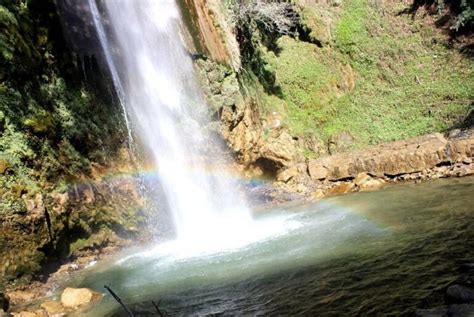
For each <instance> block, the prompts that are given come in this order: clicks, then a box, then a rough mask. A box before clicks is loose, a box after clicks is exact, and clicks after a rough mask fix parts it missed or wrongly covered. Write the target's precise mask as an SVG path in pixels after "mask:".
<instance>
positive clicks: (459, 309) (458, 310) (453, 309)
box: [447, 304, 474, 317]
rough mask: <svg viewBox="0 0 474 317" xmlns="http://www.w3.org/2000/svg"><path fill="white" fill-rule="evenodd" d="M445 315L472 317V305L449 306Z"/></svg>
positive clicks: (473, 307) (473, 310)
mask: <svg viewBox="0 0 474 317" xmlns="http://www.w3.org/2000/svg"><path fill="white" fill-rule="evenodd" d="M447 313H448V314H447V315H448V316H454V317H474V304H458V305H450V306H449V307H448V312H447Z"/></svg>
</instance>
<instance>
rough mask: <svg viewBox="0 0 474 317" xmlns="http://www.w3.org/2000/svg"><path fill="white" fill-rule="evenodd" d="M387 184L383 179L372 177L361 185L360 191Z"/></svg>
mask: <svg viewBox="0 0 474 317" xmlns="http://www.w3.org/2000/svg"><path fill="white" fill-rule="evenodd" d="M384 184H385V181H384V180H383V179H373V178H372V179H370V180H367V181H366V182H364V183H363V184H361V185H360V186H359V189H360V191H369V190H375V189H379V188H380V187H382V186H383V185H384Z"/></svg>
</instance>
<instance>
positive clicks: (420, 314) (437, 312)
mask: <svg viewBox="0 0 474 317" xmlns="http://www.w3.org/2000/svg"><path fill="white" fill-rule="evenodd" d="M447 312H448V308H447V307H446V306H442V307H435V308H429V309H417V310H416V312H415V316H416V317H444V316H446V314H447Z"/></svg>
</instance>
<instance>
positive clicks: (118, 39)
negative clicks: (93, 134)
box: [88, 0, 255, 247]
mask: <svg viewBox="0 0 474 317" xmlns="http://www.w3.org/2000/svg"><path fill="white" fill-rule="evenodd" d="M88 1H89V5H90V8H91V13H92V15H93V18H94V23H95V26H96V30H97V33H98V35H99V38H100V41H101V45H102V49H103V50H104V55H105V58H106V60H107V64H108V67H109V68H110V72H111V75H112V78H113V82H114V85H115V88H116V89H117V93H118V95H119V97H120V99H121V102H122V103H123V105H124V108H125V110H126V115H127V116H128V117H129V118H130V123H131V128H132V130H133V131H134V135H137V136H138V138H139V139H140V141H141V142H142V143H143V145H144V146H145V148H146V152H147V153H150V155H151V156H152V159H153V162H154V164H155V166H156V168H157V169H158V171H159V179H160V183H161V184H160V185H161V187H162V188H163V191H164V194H165V197H166V200H167V205H168V208H169V210H170V211H171V212H172V215H173V220H174V224H175V227H176V231H177V235H178V239H179V240H185V241H192V244H193V247H195V246H202V247H204V245H209V244H213V245H215V244H219V243H223V244H226V243H227V244H229V243H230V246H232V245H233V244H236V243H237V244H239V245H240V244H241V243H242V242H244V243H245V239H247V238H248V236H246V235H244V234H242V230H246V231H247V232H248V230H251V229H250V228H251V227H252V218H251V215H250V212H249V209H248V208H247V206H246V203H245V199H243V198H242V196H241V195H239V194H238V193H237V190H236V186H235V184H233V183H232V182H230V181H228V180H225V179H224V178H223V177H216V176H215V175H210V174H207V173H204V172H203V170H204V169H203V167H206V166H208V165H212V164H213V163H215V162H216V161H219V160H220V159H219V155H218V153H217V152H218V151H214V152H213V148H214V147H212V146H209V144H211V143H215V142H213V140H212V139H210V137H209V136H208V135H207V134H206V133H204V131H203V129H202V125H203V122H205V118H203V116H202V113H204V112H205V110H204V111H203V109H205V102H204V101H203V97H202V94H201V91H200V88H199V85H198V83H197V81H196V79H195V76H194V70H193V63H192V59H191V57H190V54H189V53H188V52H187V51H186V49H185V47H184V40H183V36H182V30H183V24H182V21H181V16H180V12H179V8H178V6H177V4H176V3H175V0H140V1H130V0H113V1H108V0H105V1H104V2H103V8H101V9H103V10H102V11H103V14H100V13H99V10H98V8H97V4H96V2H95V1H96V0H88ZM104 19H105V20H106V21H107V22H102V21H104ZM203 152H205V153H203ZM204 154H205V155H204ZM254 238H255V237H254ZM228 246H229V245H226V247H228Z"/></svg>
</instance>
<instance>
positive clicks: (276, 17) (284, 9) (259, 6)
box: [228, 0, 299, 34]
mask: <svg viewBox="0 0 474 317" xmlns="http://www.w3.org/2000/svg"><path fill="white" fill-rule="evenodd" d="M228 6H231V7H232V10H233V18H234V21H233V22H234V25H235V26H236V28H238V29H244V28H251V25H252V24H253V23H256V24H257V25H258V26H259V27H260V28H261V29H263V30H265V31H266V32H269V33H278V34H291V33H294V29H295V27H296V26H297V24H298V22H299V16H298V14H297V13H296V12H295V10H294V7H293V5H292V4H291V3H290V2H285V1H269V0H252V1H242V0H236V1H235V2H234V3H228Z"/></svg>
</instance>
